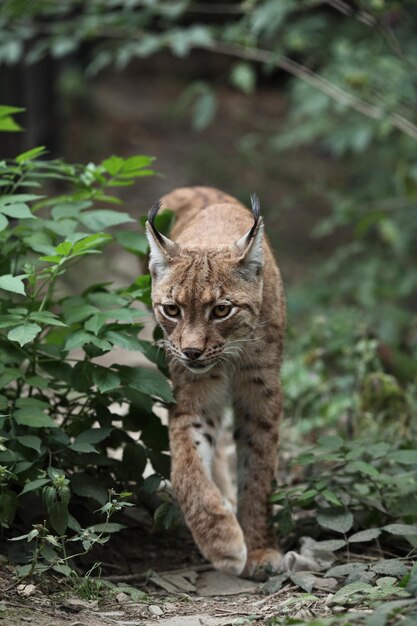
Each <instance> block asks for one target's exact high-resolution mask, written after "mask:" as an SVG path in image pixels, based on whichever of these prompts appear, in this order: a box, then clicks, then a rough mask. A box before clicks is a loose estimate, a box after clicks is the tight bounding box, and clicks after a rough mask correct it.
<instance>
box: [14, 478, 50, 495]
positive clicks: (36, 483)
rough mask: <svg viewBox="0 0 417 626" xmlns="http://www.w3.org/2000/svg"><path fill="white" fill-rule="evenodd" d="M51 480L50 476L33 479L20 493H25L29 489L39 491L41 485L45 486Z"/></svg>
mask: <svg viewBox="0 0 417 626" xmlns="http://www.w3.org/2000/svg"><path fill="white" fill-rule="evenodd" d="M50 482H51V481H50V479H49V478H36V479H35V480H31V481H30V482H28V483H26V484H25V486H24V487H23V489H22V491H21V493H20V495H23V494H24V493H28V492H29V491H37V490H38V489H40V488H41V487H44V486H45V485H47V484H48V483H50Z"/></svg>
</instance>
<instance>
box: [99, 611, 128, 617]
mask: <svg viewBox="0 0 417 626" xmlns="http://www.w3.org/2000/svg"><path fill="white" fill-rule="evenodd" d="M123 615H124V612H123V611H100V613H99V616H100V617H123Z"/></svg>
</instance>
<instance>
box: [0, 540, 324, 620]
mask: <svg viewBox="0 0 417 626" xmlns="http://www.w3.org/2000/svg"><path fill="white" fill-rule="evenodd" d="M135 538H136V542H135V541H134V539H135ZM118 542H119V543H118V546H119V551H117V553H115V552H114V547H113V548H112V549H111V550H110V551H109V554H108V557H107V558H111V559H114V560H113V562H110V561H108V562H106V561H103V565H102V572H103V573H102V576H101V585H107V584H111V586H110V587H109V588H108V590H107V589H106V590H105V592H104V593H102V592H101V591H99V590H98V589H97V588H96V586H95V584H94V583H93V582H92V581H91V580H90V583H88V581H87V582H86V581H85V580H84V582H82V583H81V584H78V583H75V584H73V585H70V584H69V583H68V581H67V580H65V579H64V578H61V579H60V578H58V577H55V576H52V575H49V576H46V577H45V576H43V577H42V579H41V580H36V579H35V580H34V581H26V582H23V581H21V582H20V583H17V582H14V580H13V567H12V566H10V565H5V566H4V567H3V568H2V571H1V572H0V597H1V599H2V601H1V603H0V624H1V626H23V625H26V624H31V626H147V625H148V624H149V625H150V624H154V623H156V622H157V623H159V624H163V625H166V626H187V625H189V626H194V625H196V626H197V625H199V624H201V626H226V625H233V624H238V623H240V624H245V623H246V624H251V623H256V624H266V623H267V621H268V619H269V618H270V617H273V616H275V615H277V613H281V614H284V615H285V614H286V613H288V612H289V611H290V612H291V614H292V615H299V616H303V617H308V616H313V615H317V614H320V615H325V614H326V613H330V608H329V607H327V605H326V599H328V597H329V594H328V592H327V591H322V592H319V595H320V597H321V599H320V600H319V599H318V597H316V599H309V600H306V599H305V596H306V594H305V593H304V592H303V591H302V590H301V589H297V587H296V586H295V585H293V584H286V585H283V586H282V587H281V588H280V589H279V590H278V591H276V592H273V593H267V591H273V588H272V587H270V588H269V589H268V588H265V586H264V584H263V583H256V582H253V581H248V580H243V579H240V578H237V577H234V576H227V575H224V574H221V573H219V572H217V571H214V570H213V569H212V568H211V566H210V565H208V564H207V563H204V562H203V561H202V558H201V556H200V555H199V553H198V551H197V549H196V548H195V546H194V544H193V541H192V538H191V537H190V535H189V533H188V532H187V530H186V529H184V528H182V529H180V530H178V529H177V530H175V531H169V532H165V533H154V532H152V531H150V532H149V534H148V535H147V536H144V535H142V536H140V535H139V533H137V534H136V537H135V534H132V531H131V530H130V531H128V532H127V534H126V533H125V535H124V537H123V534H122V535H121V538H120V539H118ZM123 543H125V544H126V545H125V546H124V548H125V549H126V547H127V543H130V545H131V546H132V549H131V550H130V552H129V563H128V564H125V567H124V566H122V563H123V561H125V560H126V558H127V554H128V552H126V551H124V552H123ZM116 547H117V544H116ZM132 569H133V570H134V572H133V573H126V572H129V571H130V570H132ZM111 570H113V571H117V572H121V573H117V574H108V572H109V571H111ZM96 580H97V579H96ZM102 589H103V587H102ZM286 601H289V603H290V604H289V606H287V605H286ZM239 620H241V621H239ZM242 620H246V621H242Z"/></svg>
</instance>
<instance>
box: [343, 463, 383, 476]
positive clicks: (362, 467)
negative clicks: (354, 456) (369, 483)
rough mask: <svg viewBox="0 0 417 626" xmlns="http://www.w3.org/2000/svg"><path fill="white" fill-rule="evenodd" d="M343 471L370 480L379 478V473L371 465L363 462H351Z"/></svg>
mask: <svg viewBox="0 0 417 626" xmlns="http://www.w3.org/2000/svg"><path fill="white" fill-rule="evenodd" d="M345 470H346V472H359V473H360V474H365V476H370V477H371V478H378V476H379V471H378V470H377V469H376V468H375V467H374V466H373V465H371V464H370V463H366V462H365V461H353V462H352V463H349V464H348V465H346V467H345Z"/></svg>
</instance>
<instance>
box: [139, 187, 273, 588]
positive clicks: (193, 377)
mask: <svg viewBox="0 0 417 626" xmlns="http://www.w3.org/2000/svg"><path fill="white" fill-rule="evenodd" d="M161 205H163V206H166V207H167V208H169V209H171V210H173V211H174V213H175V217H176V221H175V224H174V227H173V229H172V232H171V233H170V238H168V237H165V236H164V235H162V234H161V233H160V232H158V230H157V228H156V225H155V217H156V214H157V212H158V210H159V209H160V207H161ZM251 208H252V210H251V211H249V210H248V209H247V208H246V207H244V206H243V205H242V204H241V203H240V202H238V201H237V200H236V199H234V198H232V197H231V196H229V195H227V194H225V193H223V192H221V191H218V190H216V189H211V188H206V187H194V188H183V189H178V190H174V191H173V192H171V193H170V194H168V195H166V196H165V197H163V198H162V199H161V201H160V202H157V203H156V204H155V205H154V206H153V207H152V209H151V211H150V212H149V219H148V222H147V236H148V240H149V245H150V260H149V269H150V273H151V275H152V304H153V309H154V313H155V316H156V319H157V322H158V323H159V325H160V326H161V328H162V329H163V332H164V337H165V339H164V340H163V342H162V344H163V346H164V348H165V349H166V352H167V357H168V362H169V367H170V374H171V378H172V382H173V385H174V393H175V399H176V404H175V405H174V406H173V407H172V408H171V409H170V415H169V432H170V448H171V454H172V475H171V479H172V483H173V486H174V489H175V491H176V494H177V497H178V501H179V504H180V506H181V509H182V511H183V513H184V516H185V520H186V522H187V524H188V526H189V527H190V529H191V531H192V533H193V536H194V539H195V541H196V543H197V544H198V546H199V548H200V550H201V552H202V553H203V555H204V556H206V557H207V558H208V559H209V560H211V561H212V563H213V564H214V565H215V567H217V568H218V569H220V570H223V571H228V572H233V573H237V574H241V573H243V574H244V575H248V576H254V577H260V576H262V572H263V570H264V569H265V568H266V567H268V566H269V567H272V568H275V569H276V568H277V567H278V566H279V562H280V558H281V557H280V553H279V552H278V551H277V550H276V549H275V547H274V543H275V542H274V536H273V532H272V530H271V527H270V525H269V523H268V517H269V513H270V505H269V502H268V495H269V491H270V486H271V481H272V479H273V477H274V474H275V468H276V454H277V443H278V424H279V418H280V414H281V392H280V385H279V368H280V363H281V355H282V342H283V331H284V326H285V305H284V298H283V292H282V285H281V280H280V275H279V271H278V268H277V266H276V264H275V261H274V259H273V256H272V253H271V250H270V248H269V245H268V243H267V241H266V240H265V237H264V232H263V230H264V226H263V220H262V217H261V216H260V206H259V200H258V198H257V196H252V198H251ZM230 398H232V401H233V406H234V414H235V426H236V428H235V440H236V446H237V456H238V505H237V516H236V515H235V514H234V513H233V510H232V508H233V507H231V506H230V503H233V502H235V501H236V497H235V495H234V493H233V487H232V484H231V481H230V478H229V476H228V472H227V463H226V458H225V455H224V451H223V448H222V434H221V433H222V413H223V409H224V405H225V403H226V400H227V399H229V400H230Z"/></svg>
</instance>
